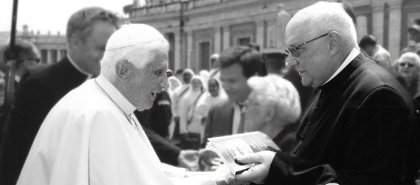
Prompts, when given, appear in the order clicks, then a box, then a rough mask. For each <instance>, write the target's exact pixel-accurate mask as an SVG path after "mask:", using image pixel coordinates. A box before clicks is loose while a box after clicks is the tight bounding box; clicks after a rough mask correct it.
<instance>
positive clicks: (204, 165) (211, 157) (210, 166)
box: [198, 149, 224, 171]
mask: <svg viewBox="0 0 420 185" xmlns="http://www.w3.org/2000/svg"><path fill="white" fill-rule="evenodd" d="M223 163H224V162H223V160H222V159H221V158H220V156H219V155H218V154H217V153H216V152H214V151H212V150H209V149H204V150H200V157H199V160H198V164H199V166H200V171H214V170H216V169H217V167H218V166H220V165H222V164H223Z"/></svg>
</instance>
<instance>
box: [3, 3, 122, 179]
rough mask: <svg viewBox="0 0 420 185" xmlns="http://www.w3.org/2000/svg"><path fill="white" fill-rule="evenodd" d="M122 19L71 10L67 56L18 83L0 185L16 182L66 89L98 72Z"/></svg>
mask: <svg viewBox="0 0 420 185" xmlns="http://www.w3.org/2000/svg"><path fill="white" fill-rule="evenodd" d="M122 22H123V21H122V19H121V18H119V17H118V16H116V15H115V14H113V13H111V12H109V11H107V10H105V9H102V8H97V7H92V8H85V9H81V10H79V11H77V12H76V13H74V14H73V15H72V16H71V17H70V19H69V21H68V23H67V32H66V37H67V44H68V48H67V49H68V55H67V56H65V57H64V58H63V59H62V60H61V61H59V62H58V63H55V64H52V65H50V66H48V67H44V69H40V70H35V71H36V72H34V73H33V74H30V75H28V77H27V78H26V79H25V80H24V81H23V82H21V84H20V86H19V87H18V89H17V92H16V103H15V108H14V110H13V111H12V118H11V123H10V125H9V126H8V129H7V131H6V138H5V141H4V143H3V144H2V145H3V147H2V150H1V156H0V157H1V158H0V184H2V185H9V184H16V181H17V178H18V176H19V173H20V170H21V169H22V166H23V164H24V162H25V159H26V156H27V154H28V152H29V150H30V147H31V145H32V142H33V140H34V138H35V136H36V134H37V132H38V129H39V127H40V126H41V123H42V121H43V120H44V118H45V117H46V115H47V114H48V112H49V111H50V110H51V108H52V107H53V106H54V105H55V103H57V102H58V100H60V99H61V98H62V97H63V96H64V95H65V94H67V92H69V91H70V90H72V89H73V88H75V87H77V86H79V85H80V84H82V83H83V82H84V81H85V80H86V79H88V78H89V77H92V76H96V75H98V74H99V71H100V65H99V61H100V60H101V59H102V56H103V53H104V49H105V45H106V42H107V40H108V38H109V37H110V36H111V34H112V33H114V32H115V31H116V30H117V29H118V28H119V27H120V25H121V23H122Z"/></svg>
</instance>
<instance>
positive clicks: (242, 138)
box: [199, 132, 280, 174]
mask: <svg viewBox="0 0 420 185" xmlns="http://www.w3.org/2000/svg"><path fill="white" fill-rule="evenodd" d="M208 140H209V142H208V143H207V145H206V148H205V150H204V151H202V152H200V159H199V161H200V168H202V169H211V167H212V165H214V164H215V163H224V164H225V165H226V167H227V168H228V169H229V170H230V171H231V172H232V174H240V173H242V172H244V171H245V170H247V169H249V168H251V167H253V166H254V165H258V163H255V164H254V163H248V162H247V161H241V160H239V161H237V162H235V159H237V158H238V157H241V156H246V155H250V154H254V153H256V152H260V151H264V150H270V149H274V150H280V148H279V147H278V146H277V145H276V144H275V143H274V142H273V141H272V140H271V139H270V138H269V137H268V136H267V135H265V134H263V133H261V132H249V133H244V134H237V135H230V136H222V137H214V138H209V139H208ZM273 153H274V152H273ZM238 162H242V163H244V164H241V163H239V164H238ZM256 162H259V161H256ZM203 166H204V167H203Z"/></svg>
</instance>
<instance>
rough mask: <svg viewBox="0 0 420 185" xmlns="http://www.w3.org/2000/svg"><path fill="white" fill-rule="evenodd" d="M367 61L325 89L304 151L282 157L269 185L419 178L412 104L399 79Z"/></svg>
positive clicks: (301, 144) (303, 128) (309, 119)
mask: <svg viewBox="0 0 420 185" xmlns="http://www.w3.org/2000/svg"><path fill="white" fill-rule="evenodd" d="M367 60H368V59H366V58H365V57H363V56H362V55H359V56H358V57H356V58H355V59H354V60H353V61H352V62H351V63H350V64H349V65H348V66H347V67H345V69H344V70H343V71H341V72H340V73H339V74H338V75H337V76H336V77H335V78H334V79H332V80H331V81H329V82H328V83H326V84H324V85H323V86H322V87H320V91H319V92H318V95H317V96H316V100H315V101H314V102H313V103H312V104H311V105H310V107H309V109H308V111H307V112H306V113H305V115H304V117H303V120H302V123H301V125H300V127H299V129H298V133H297V136H298V138H297V139H298V145H297V146H296V147H295V149H294V151H293V152H292V153H291V154H287V153H282V152H279V153H277V155H276V157H275V159H274V160H273V163H272V165H271V168H270V172H269V175H268V177H267V179H266V182H267V184H280V183H281V184H295V185H300V184H302V185H303V184H305V185H306V184H323V183H325V182H328V181H331V180H332V179H333V177H334V176H335V175H334V174H336V179H335V180H334V181H336V182H338V183H339V184H340V185H347V184H358V185H364V184H370V185H372V184H403V181H404V178H406V176H407V172H414V171H413V168H410V167H409V166H410V165H408V164H415V161H416V159H414V158H412V157H413V156H410V155H409V153H415V150H416V149H414V148H413V147H411V146H409V145H408V144H407V143H408V142H407V141H408V139H411V138H409V137H410V135H411V134H410V131H413V128H414V126H415V118H414V114H413V107H412V102H411V100H410V98H409V97H408V95H407V93H406V92H405V90H404V89H403V87H402V86H401V85H400V84H399V83H398V82H397V80H396V79H395V77H394V76H392V75H391V74H390V73H389V72H388V71H386V70H385V69H383V68H381V67H380V66H378V65H376V64H373V63H372V62H368V61H367ZM416 132H417V134H418V133H419V131H416ZM417 148H418V146H417ZM417 158H418V156H417ZM417 167H418V166H417ZM332 169H333V170H332ZM411 175H412V174H411Z"/></svg>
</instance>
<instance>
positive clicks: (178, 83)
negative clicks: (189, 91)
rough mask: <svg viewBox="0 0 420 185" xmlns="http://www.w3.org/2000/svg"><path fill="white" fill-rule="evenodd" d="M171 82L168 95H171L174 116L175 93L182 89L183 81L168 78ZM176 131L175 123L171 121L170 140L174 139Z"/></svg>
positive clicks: (172, 77)
mask: <svg viewBox="0 0 420 185" xmlns="http://www.w3.org/2000/svg"><path fill="white" fill-rule="evenodd" d="M168 81H169V89H168V94H169V98H170V99H171V102H172V103H171V111H172V114H173V113H174V111H175V106H174V105H175V104H174V103H173V102H174V98H175V92H176V91H177V90H178V89H179V88H180V87H181V85H182V83H181V81H179V80H178V78H176V77H174V76H171V77H169V78H168ZM174 129H175V121H174V119H172V120H171V124H170V125H169V139H172V137H173V135H174Z"/></svg>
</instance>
